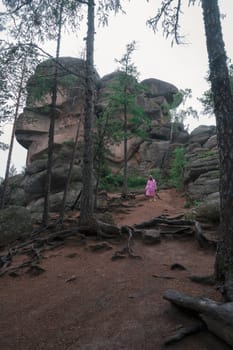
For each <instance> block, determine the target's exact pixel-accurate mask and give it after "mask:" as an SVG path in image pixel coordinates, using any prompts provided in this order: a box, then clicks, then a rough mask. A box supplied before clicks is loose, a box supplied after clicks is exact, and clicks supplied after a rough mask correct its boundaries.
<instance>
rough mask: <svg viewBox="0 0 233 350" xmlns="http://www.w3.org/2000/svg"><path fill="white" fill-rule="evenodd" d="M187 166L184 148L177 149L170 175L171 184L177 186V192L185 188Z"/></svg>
mask: <svg viewBox="0 0 233 350" xmlns="http://www.w3.org/2000/svg"><path fill="white" fill-rule="evenodd" d="M186 164H187V161H186V159H185V150H184V147H177V148H176V149H175V150H174V159H173V162H172V167H171V173H170V180H171V184H172V185H173V186H175V188H176V189H177V190H182V189H183V188H184V171H185V167H186Z"/></svg>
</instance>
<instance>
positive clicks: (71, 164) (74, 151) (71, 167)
mask: <svg viewBox="0 0 233 350" xmlns="http://www.w3.org/2000/svg"><path fill="white" fill-rule="evenodd" d="M80 124H81V116H80V119H79V121H78V125H77V130H76V135H75V140H74V147H73V150H72V154H71V159H70V166H69V170H68V174H67V179H66V184H65V189H64V192H63V198H62V204H61V209H60V221H61V223H62V224H63V221H64V216H65V206H66V198H67V194H68V190H69V185H70V181H71V175H72V170H73V167H74V161H75V156H76V151H77V145H78V138H79V130H80Z"/></svg>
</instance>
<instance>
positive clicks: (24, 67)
mask: <svg viewBox="0 0 233 350" xmlns="http://www.w3.org/2000/svg"><path fill="white" fill-rule="evenodd" d="M26 61H27V57H26V56H25V58H24V61H23V67H22V73H21V77H20V82H19V89H18V94H17V99H16V105H15V115H14V122H13V127H12V131H11V141H10V147H9V152H8V157H7V164H6V171H5V179H4V183H3V190H2V198H1V203H0V208H1V209H3V208H4V206H5V201H6V191H7V186H8V180H9V172H10V165H11V158H12V152H13V147H14V139H15V130H16V121H17V119H18V116H19V107H20V100H21V96H22V90H23V81H24V75H25V69H26Z"/></svg>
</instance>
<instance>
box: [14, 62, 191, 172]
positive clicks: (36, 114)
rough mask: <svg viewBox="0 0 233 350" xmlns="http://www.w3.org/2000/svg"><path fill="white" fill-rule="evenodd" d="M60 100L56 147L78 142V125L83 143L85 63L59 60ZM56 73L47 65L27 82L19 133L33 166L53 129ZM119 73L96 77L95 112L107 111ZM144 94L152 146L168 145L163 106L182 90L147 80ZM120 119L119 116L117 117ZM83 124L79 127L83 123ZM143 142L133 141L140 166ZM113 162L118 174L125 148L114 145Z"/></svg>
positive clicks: (168, 126) (130, 146) (182, 135)
mask: <svg viewBox="0 0 233 350" xmlns="http://www.w3.org/2000/svg"><path fill="white" fill-rule="evenodd" d="M59 64H60V65H59V70H58V96H57V109H56V123H55V135H54V142H55V143H56V144H62V143H63V142H64V141H69V140H74V138H75V133H76V130H77V127H78V125H79V130H80V131H79V140H80V141H81V140H83V118H84V102H85V98H84V93H85V61H83V60H80V59H76V58H71V57H63V58H60V59H59ZM53 73H54V62H53V61H52V60H47V61H45V62H43V63H41V64H40V65H39V66H38V67H37V69H36V72H35V75H34V76H33V77H32V78H31V79H30V80H29V82H28V99H27V103H26V107H25V109H24V112H23V114H21V116H20V118H19V120H18V125H17V129H16V138H17V140H18V142H19V143H21V144H22V145H23V146H24V147H26V148H27V149H28V158H27V159H28V164H29V163H30V162H31V161H32V158H33V156H34V155H36V154H39V153H40V152H41V151H43V150H45V149H46V148H47V144H48V129H49V120H50V117H49V108H48V106H49V104H50V103H51V94H50V91H51V87H52V78H53ZM119 74H120V73H119V72H113V73H111V74H108V75H106V76H104V77H103V78H102V79H100V78H99V76H98V74H97V73H96V75H95V76H96V79H95V86H96V113H97V114H98V113H101V112H102V111H104V109H105V108H106V106H107V103H108V98H107V97H106V96H107V94H108V93H109V92H111V86H112V84H113V82H114V80H115V79H116V77H117V75H119ZM141 85H142V87H143V88H144V89H143V93H142V94H141V95H140V96H139V97H138V103H139V105H140V106H141V107H142V108H143V109H144V111H145V114H146V115H147V116H148V117H150V119H151V121H152V127H151V131H150V135H149V137H150V142H153V141H154V140H161V141H168V140H169V139H170V130H171V124H170V123H164V121H163V112H162V106H163V104H164V103H165V102H167V103H171V102H172V101H173V96H174V94H176V93H177V92H178V90H177V88H176V87H175V86H174V85H172V84H169V83H167V82H163V81H161V80H158V79H146V80H144V81H142V82H141ZM117 117H119V116H117V115H116V118H117ZM79 122H80V123H79ZM175 137H176V138H179V139H180V140H181V142H182V143H184V142H185V141H186V140H187V138H188V133H187V132H186V131H185V130H184V128H182V126H181V127H180V130H179V131H178V132H177V133H176V135H175ZM140 144H141V140H137V139H136V138H132V139H130V140H129V142H128V149H129V159H130V160H129V162H132V164H135V163H137V162H138V159H137V154H136V153H137V150H138V148H140ZM109 150H110V156H109V162H110V165H111V167H112V168H114V167H115V168H116V171H118V170H119V168H120V167H121V166H122V162H123V154H124V152H123V143H120V144H115V145H112V146H110V149H109Z"/></svg>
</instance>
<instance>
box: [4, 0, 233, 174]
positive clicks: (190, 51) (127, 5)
mask: <svg viewBox="0 0 233 350" xmlns="http://www.w3.org/2000/svg"><path fill="white" fill-rule="evenodd" d="M123 3H124V10H125V12H126V14H117V15H114V14H112V15H110V17H109V25H108V26H107V27H99V26H98V25H96V34H95V56H94V60H95V67H96V69H97V71H98V73H99V75H100V76H101V77H103V76H104V75H106V74H109V73H111V72H113V71H114V70H116V69H117V68H118V65H117V63H116V61H115V60H116V59H121V57H122V56H123V55H124V53H125V52H126V45H127V44H129V43H131V42H132V41H133V40H134V41H136V50H135V52H134V54H133V57H132V60H133V63H134V64H135V65H136V67H137V70H138V72H139V81H142V80H144V79H147V78H156V79H160V80H163V81H166V82H168V83H171V84H173V85H175V86H176V87H177V88H178V89H186V88H189V89H191V90H192V96H193V97H192V99H190V100H189V101H188V102H187V107H188V106H192V107H193V108H194V109H196V110H197V111H198V114H199V120H196V119H193V118H189V119H188V120H186V121H185V126H186V127H187V128H188V130H189V131H190V132H191V131H192V130H193V129H194V128H196V127H197V126H198V125H201V124H202V125H203V124H204V125H213V124H215V118H214V117H213V116H212V117H211V118H209V117H207V116H203V115H201V110H202V106H201V104H200V102H199V101H198V100H197V98H198V97H201V96H202V94H203V92H204V91H206V90H207V89H208V88H209V85H208V83H207V81H206V77H207V72H208V58H207V50H206V42H205V35H204V25H203V20H202V10H201V6H198V4H196V5H195V6H190V7H188V6H186V7H185V8H184V11H183V15H182V17H181V22H180V27H181V33H182V34H183V35H184V36H185V44H184V45H179V46H176V45H173V46H171V40H169V39H166V38H165V37H163V35H162V29H161V28H160V30H159V31H157V32H156V33H154V32H153V30H152V29H151V28H149V27H148V26H146V21H147V20H148V19H149V18H150V17H152V16H153V15H154V14H155V13H156V8H157V7H156V6H157V4H159V3H160V1H155V0H150V2H149V3H148V2H146V0H137V1H133V0H131V1H127V0H125V1H124V2H123ZM184 3H188V1H187V0H184ZM197 3H198V1H197ZM219 7H220V12H221V14H223V16H222V17H223V18H222V31H223V38H224V42H225V48H226V53H227V56H228V57H229V58H230V59H232V60H233V44H232V25H233V1H232V0H230V1H229V0H219ZM85 22H86V21H85V20H84V24H85ZM85 36H86V30H85V29H83V30H81V31H80V32H78V34H77V35H74V34H67V33H66V34H65V35H64V36H63V40H62V44H61V56H72V57H81V55H82V52H83V50H84V48H85V41H84V40H83V39H84V37H85ZM44 48H45V49H46V51H48V52H49V53H50V54H52V55H55V44H53V43H51V42H50V43H47V44H46V45H45V47H44ZM4 131H5V134H4V135H3V136H0V139H1V141H3V142H6V143H7V142H8V143H9V140H10V133H11V132H10V125H7V126H5V127H4ZM6 159H7V152H6V151H5V152H3V151H0V177H3V176H4V173H5V167H6ZM25 162H26V150H25V149H24V148H23V147H22V146H20V145H19V144H18V143H17V141H15V144H14V151H13V157H12V164H14V166H15V167H16V169H17V171H18V172H20V171H21V169H22V167H24V166H25Z"/></svg>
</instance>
